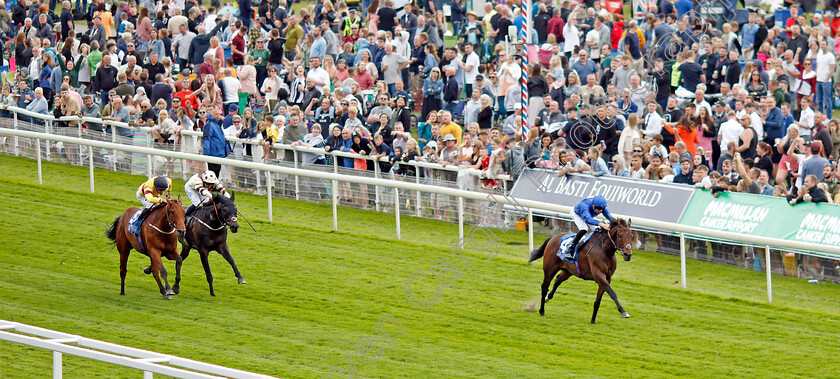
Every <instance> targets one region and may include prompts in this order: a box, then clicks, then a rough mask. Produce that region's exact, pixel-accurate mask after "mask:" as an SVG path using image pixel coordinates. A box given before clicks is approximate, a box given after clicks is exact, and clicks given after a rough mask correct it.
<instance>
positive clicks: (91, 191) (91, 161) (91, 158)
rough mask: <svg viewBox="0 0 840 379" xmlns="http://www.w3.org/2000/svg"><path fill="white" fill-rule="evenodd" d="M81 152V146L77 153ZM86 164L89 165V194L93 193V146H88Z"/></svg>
mask: <svg viewBox="0 0 840 379" xmlns="http://www.w3.org/2000/svg"><path fill="white" fill-rule="evenodd" d="M81 151H82V145H79V152H81ZM79 155H81V154H79ZM88 163H89V164H90V193H93V146H88Z"/></svg>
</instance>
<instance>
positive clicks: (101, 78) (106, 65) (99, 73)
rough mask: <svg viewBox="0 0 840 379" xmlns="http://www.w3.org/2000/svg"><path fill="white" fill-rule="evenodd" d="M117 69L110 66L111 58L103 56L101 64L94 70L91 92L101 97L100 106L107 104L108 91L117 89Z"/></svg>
mask: <svg viewBox="0 0 840 379" xmlns="http://www.w3.org/2000/svg"><path fill="white" fill-rule="evenodd" d="M118 84H119V83H117V68H116V67H114V66H111V56H110V55H103V56H102V64H101V65H100V66H99V68H98V69H96V75H94V77H93V83H92V86H93V90H94V91H98V92H99V93H100V96H101V99H102V100H101V103H102V104H101V105H102V106H103V107H104V106H105V105H106V104H108V91H110V90H112V89H114V88H116V87H117V85H118Z"/></svg>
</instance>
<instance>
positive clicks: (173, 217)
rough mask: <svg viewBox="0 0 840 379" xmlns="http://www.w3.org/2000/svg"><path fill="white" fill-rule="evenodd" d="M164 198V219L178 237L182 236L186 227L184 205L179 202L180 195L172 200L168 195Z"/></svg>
mask: <svg viewBox="0 0 840 379" xmlns="http://www.w3.org/2000/svg"><path fill="white" fill-rule="evenodd" d="M166 199H167V202H166V221H167V222H168V223H169V227H170V228H173V229H175V232H177V233H178V237H182V236H183V235H184V233H186V231H187V227H186V225H184V217H185V216H184V206H183V205H182V203H181V196H178V200H172V198H170V197H169V196H167V197H166Z"/></svg>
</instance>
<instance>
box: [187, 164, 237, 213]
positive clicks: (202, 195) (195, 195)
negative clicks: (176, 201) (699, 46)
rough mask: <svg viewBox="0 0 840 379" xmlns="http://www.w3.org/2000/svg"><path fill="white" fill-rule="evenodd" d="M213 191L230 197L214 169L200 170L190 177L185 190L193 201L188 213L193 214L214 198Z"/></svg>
mask: <svg viewBox="0 0 840 379" xmlns="http://www.w3.org/2000/svg"><path fill="white" fill-rule="evenodd" d="M211 191H212V192H218V193H220V194H222V196H225V197H227V198H230V193H228V191H227V190H226V189H225V187H224V186H222V184H221V182H219V178H217V177H216V173H214V172H213V171H210V170H207V171H204V172H199V173H198V174H195V175H193V176H192V177H190V180H187V183H186V184H184V192H186V193H187V197H189V198H190V203H191V204H190V206H189V208H187V211H186V215H187V216H189V215H191V214H192V212H194V211H195V209H196V208H197V207H198V206H199V205H202V204H204V203H207V202H208V201H210V199H212V198H213V194H212V193H211Z"/></svg>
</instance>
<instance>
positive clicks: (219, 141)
mask: <svg viewBox="0 0 840 379" xmlns="http://www.w3.org/2000/svg"><path fill="white" fill-rule="evenodd" d="M202 133H204V136H203V137H201V143H202V148H203V150H202V151H203V152H204V155H208V156H211V157H219V158H224V157H227V156H228V154H230V152H231V150H232V149H231V148H230V144H229V143H228V142H227V141H226V140H225V132H224V131H223V130H222V127H221V126H220V125H219V120H216V119H213V118H210V119H208V120H207V123H206V124H204V130H202Z"/></svg>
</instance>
